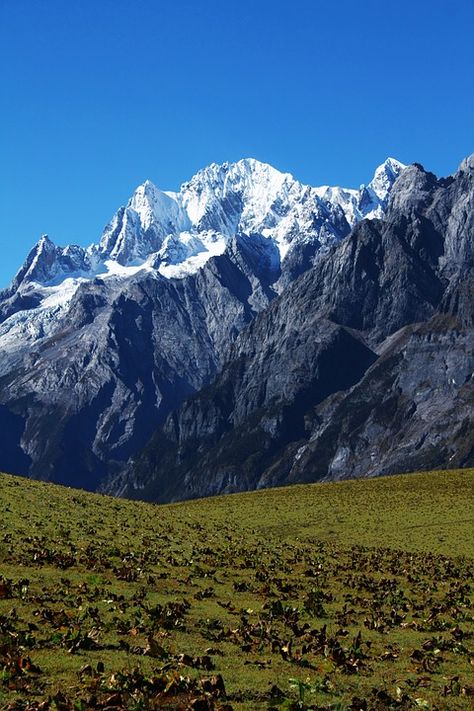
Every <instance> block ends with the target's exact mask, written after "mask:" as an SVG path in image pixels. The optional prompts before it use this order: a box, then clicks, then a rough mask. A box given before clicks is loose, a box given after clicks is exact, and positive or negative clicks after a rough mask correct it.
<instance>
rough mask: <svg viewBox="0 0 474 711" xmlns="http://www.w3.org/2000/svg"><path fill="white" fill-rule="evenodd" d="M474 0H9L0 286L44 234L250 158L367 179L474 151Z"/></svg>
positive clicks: (89, 229)
mask: <svg viewBox="0 0 474 711" xmlns="http://www.w3.org/2000/svg"><path fill="white" fill-rule="evenodd" d="M473 36H474V0H458V1H456V0H452V1H450V0H443V1H442V0H385V2H381V0H377V2H374V1H373V0H360V1H359V2H355V0H339V1H337V0H326V1H325V2H319V1H318V0H290V1H286V2H282V1H281V0H237V1H235V2H225V1H224V0H199V1H198V0H183V1H179V0H169V1H168V2H161V0H74V1H66V0H41V1H40V0H0V103H1V107H0V108H1V112H0V122H1V125H0V127H1V131H0V178H1V185H0V249H1V259H0V286H4V285H6V283H7V282H8V281H9V280H10V279H11V277H12V276H13V274H14V272H15V271H16V270H17V269H18V267H19V266H20V264H21V263H22V262H23V259H24V257H25V256H26V253H27V251H28V250H29V249H30V248H31V247H32V246H33V244H34V243H35V242H36V240H37V239H38V238H39V236H40V234H41V233H43V232H46V233H48V234H49V235H50V237H51V238H52V239H53V241H55V242H56V243H58V244H62V245H64V244H67V243H78V244H83V245H86V244H89V243H90V242H92V241H96V240H97V239H98V238H99V236H100V233H101V231H102V228H103V226H104V225H105V223H106V222H107V221H108V220H109V219H110V217H111V216H112V214H113V213H114V212H115V210H116V209H117V208H118V207H119V206H120V205H122V204H124V203H125V202H126V201H127V199H128V197H129V195H130V194H131V192H132V191H133V189H134V188H135V187H136V186H137V185H138V184H139V183H141V182H143V181H144V180H145V179H146V178H150V179H151V180H153V182H155V183H156V184H157V185H158V186H159V187H161V188H163V189H176V188H178V187H179V185H180V183H181V182H184V181H185V180H187V179H189V178H190V177H191V176H192V175H193V174H194V173H195V172H196V171H197V170H198V169H199V168H201V167H204V166H205V165H207V164H209V163H211V162H222V161H225V160H231V161H232V160H238V159H239V158H242V157H248V156H252V157H255V158H258V159H260V160H263V161H266V162H269V163H271V164H272V165H274V166H275V167H277V168H279V169H281V170H284V171H289V172H291V173H293V175H295V177H297V178H298V179H300V180H301V181H303V182H307V183H310V184H313V185H319V184H325V183H332V184H339V185H346V186H348V187H352V186H358V185H359V184H360V183H361V182H368V180H370V178H371V175H372V173H373V169H374V168H375V166H376V165H378V164H379V163H381V162H382V161H383V160H384V159H385V158H386V157H387V156H389V155H390V156H394V157H396V158H398V159H400V160H402V161H404V162H413V161H418V162H421V163H423V164H424V165H425V167H427V168H429V169H431V170H433V171H434V172H436V173H438V174H440V175H442V174H444V175H446V174H449V173H451V172H453V171H454V170H455V169H456V167H457V165H458V164H459V162H460V160H461V159H462V158H463V157H464V156H465V155H467V154H469V153H472V152H473V151H474V41H473Z"/></svg>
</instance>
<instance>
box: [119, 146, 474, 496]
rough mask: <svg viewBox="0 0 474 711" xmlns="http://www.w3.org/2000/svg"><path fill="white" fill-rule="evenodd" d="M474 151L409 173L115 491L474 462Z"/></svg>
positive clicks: (241, 347)
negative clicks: (440, 173) (448, 172)
mask: <svg viewBox="0 0 474 711" xmlns="http://www.w3.org/2000/svg"><path fill="white" fill-rule="evenodd" d="M473 276H474V158H473V157H471V158H468V159H466V160H465V161H463V163H462V164H461V166H460V168H459V170H458V172H457V173H456V174H455V175H454V176H452V177H450V178H447V179H441V180H438V179H437V178H436V177H435V176H434V175H432V174H431V173H428V172H426V171H425V170H424V169H423V168H422V167H421V166H419V165H414V166H411V167H410V168H408V169H406V170H405V171H404V172H403V173H402V175H401V176H400V177H399V178H398V180H397V182H396V183H395V187H394V189H393V191H392V194H391V197H390V201H389V205H388V208H387V214H386V216H385V218H384V219H383V220H378V219H374V220H372V221H370V222H369V221H362V222H360V223H359V224H357V225H356V227H355V228H354V229H353V231H352V232H351V234H350V235H349V237H348V238H347V239H345V240H344V241H342V242H341V243H339V244H337V245H336V246H334V247H332V248H331V250H330V251H328V252H327V253H326V254H324V255H322V256H320V258H319V259H318V260H317V262H316V263H315V264H314V266H313V267H312V268H311V269H310V270H308V271H307V272H306V273H305V274H304V275H302V276H301V277H300V278H299V279H297V280H296V281H295V282H294V283H292V284H291V285H290V286H289V287H288V288H287V289H286V290H285V291H284V292H283V294H282V295H281V296H279V297H278V298H277V299H276V300H274V301H273V302H272V303H271V304H270V305H269V306H268V308H267V309H265V310H264V311H263V312H262V313H261V314H260V315H259V316H258V317H257V318H256V319H255V320H254V321H253V322H252V323H251V324H250V325H249V326H248V327H247V328H246V329H245V330H244V331H243V332H242V333H241V334H240V336H239V337H238V338H237V340H236V341H235V343H234V344H233V346H232V349H231V351H230V355H229V359H228V362H227V363H226V365H225V366H224V368H223V370H222V372H221V373H220V374H219V375H218V377H217V379H216V380H215V381H214V382H213V383H212V385H211V386H210V387H208V388H206V389H205V390H203V391H202V392H201V393H199V394H197V395H195V396H194V397H192V398H191V399H189V400H187V401H186V402H184V403H183V405H182V406H181V407H180V408H178V409H177V410H176V411H175V412H173V413H172V414H171V415H170V416H169V417H168V419H167V420H166V422H165V424H164V426H163V427H162V428H160V430H159V431H158V432H157V433H156V434H155V435H154V437H153V438H152V439H151V441H150V442H149V443H148V445H147V447H146V448H145V450H144V452H143V453H142V455H141V456H139V457H138V458H136V460H135V462H134V465H133V467H132V468H131V470H130V471H129V472H128V473H127V476H126V477H124V478H117V479H115V481H114V482H113V484H112V485H111V486H112V489H115V490H116V491H120V492H122V493H125V494H127V495H129V496H138V497H144V498H151V499H155V500H171V499H179V498H185V497H194V496H203V495H208V494H215V493H221V492H230V491H238V490H245V489H249V488H257V487H263V486H271V485H277V484H283V483H292V482H297V481H316V480H321V479H339V478H345V477H360V476H373V475H377V474H388V473H393V472H400V471H410V470H413V469H417V468H428V467H429V468H433V467H454V466H467V465H472V464H474V434H473V433H474V429H473V424H474V422H473V419H474V415H473V413H474V376H473V373H474V356H473V353H474V351H473V346H474V330H473V321H474V316H473V314H474V298H473V297H474V279H473Z"/></svg>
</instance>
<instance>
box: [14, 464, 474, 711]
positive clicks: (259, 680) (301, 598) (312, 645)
mask: <svg viewBox="0 0 474 711" xmlns="http://www.w3.org/2000/svg"><path fill="white" fill-rule="evenodd" d="M473 511H474V471H473V470H464V471H450V472H432V473H428V474H426V473H424V474H416V475H413V474H412V475H408V476H397V477H388V478H383V479H372V480H361V481H350V482H342V483H336V484H315V485H305V486H294V487H289V488H283V489H271V490H266V491H261V492H257V493H250V494H238V495H233V496H228V497H216V498H212V499H207V500H200V501H192V502H186V503H182V504H174V505H169V506H156V505H151V504H145V503H141V502H131V501H120V500H116V499H113V498H108V497H103V496H98V495H94V494H88V493H85V492H81V491H77V490H72V489H66V488H62V487H58V486H54V485H50V484H44V483H38V482H33V481H28V480H24V479H20V478H14V477H11V476H7V475H0V574H1V575H0V708H9V709H23V710H24V709H30V710H31V711H32V710H33V709H37V710H38V711H39V709H42V710H43V711H44V710H45V709H67V710H69V709H71V710H72V709H74V710H75V711H80V710H82V709H89V708H98V709H105V708H107V709H110V710H111V709H122V708H124V709H125V708H126V709H154V708H159V709H175V710H177V709H194V710H198V709H204V710H205V709H215V710H216V711H217V710H221V711H223V710H224V709H231V708H232V709H234V710H235V711H236V710H240V711H243V710H244V709H246V710H247V711H251V710H252V711H258V710H259V709H261V710H263V709H270V708H272V709H282V711H283V709H300V710H301V709H334V710H335V709H412V708H426V709H468V708H472V706H471V704H472V694H474V679H473V666H472V665H473V658H474V625H473V614H474V599H473V587H474V577H473V574H474V571H473V567H474V537H473V535H472V533H473V530H474V517H473Z"/></svg>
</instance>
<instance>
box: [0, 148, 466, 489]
mask: <svg viewBox="0 0 474 711" xmlns="http://www.w3.org/2000/svg"><path fill="white" fill-rule="evenodd" d="M473 231H474V157H473V156H471V157H470V158H467V159H466V160H465V161H463V163H462V164H461V166H460V168H459V170H458V171H457V172H456V173H455V174H454V175H452V176H450V177H448V178H444V179H438V178H436V176H434V175H433V174H432V173H429V172H427V171H425V170H424V168H422V166H420V165H418V164H414V165H412V166H408V167H406V166H404V165H403V164H401V163H400V162H398V161H396V160H394V159H392V158H389V159H387V160H386V161H385V162H384V163H383V164H382V165H381V166H379V168H377V170H376V171H375V175H374V178H373V179H372V181H371V182H370V183H369V184H368V185H367V186H362V187H361V188H360V189H359V190H353V189H344V188H339V187H334V188H333V187H328V186H323V187H316V188H315V187H310V186H306V185H302V184H301V183H299V182H298V181H297V180H295V179H294V178H293V177H292V176H291V175H289V174H284V173H280V172H279V171H277V170H275V169H274V168H272V167H271V166H269V165H266V164H263V163H260V162H258V161H256V160H253V159H245V160H242V161H239V162H237V163H233V164H230V163H225V164H223V165H215V164H213V165H211V166H209V167H208V168H205V169H204V170H202V171H200V172H199V173H197V174H196V175H195V176H194V177H193V178H192V179H191V180H190V181H189V182H188V183H185V184H183V186H182V187H181V189H180V191H179V192H176V193H172V192H163V191H160V190H159V189H158V188H156V187H155V186H154V185H153V184H152V183H151V182H149V181H147V182H145V183H144V184H143V185H141V186H139V187H138V188H137V190H136V191H135V193H134V194H133V195H132V197H131V199H130V200H129V202H128V204H127V205H126V206H125V207H122V208H120V209H119V210H118V211H117V213H116V214H115V215H114V216H113V218H112V220H111V221H110V223H109V224H108V225H107V226H106V228H105V230H104V232H103V235H102V238H101V240H100V242H99V243H98V244H93V245H91V246H90V247H88V248H87V249H84V248H82V247H79V246H67V247H64V248H63V247H58V246H56V245H54V244H53V243H52V242H51V240H50V239H49V238H48V237H46V236H43V237H42V238H41V239H40V240H39V242H38V244H37V245H36V246H35V247H34V248H33V250H32V251H31V252H30V254H29V255H28V257H27V259H26V261H25V263H24V265H23V266H22V267H21V269H20V270H19V272H18V274H17V275H16V277H15V278H14V279H13V281H12V283H11V285H10V286H9V287H8V288H7V289H5V290H4V291H3V292H0V348H1V352H2V358H1V362H0V424H1V425H2V433H3V436H2V439H3V442H2V448H1V451H0V469H2V470H6V471H11V472H14V473H17V474H24V475H27V476H31V477H34V478H41V479H48V480H52V481H57V482H61V483H65V484H68V485H73V486H80V487H83V488H88V489H99V490H102V491H106V492H109V493H113V494H120V495H126V496H130V497H136V498H147V499H151V500H159V501H165V500H175V499H181V498H191V497H196V496H202V495H208V494H215V493H222V492H231V491H238V490H245V489H251V488H259V487H265V486H273V485H277V484H282V483H285V484H286V483H293V482H298V481H314V480H320V479H339V478H344V477H359V476H373V475H377V474H388V473H393V472H399V471H409V470H413V469H423V468H435V467H441V466H442V467H445V468H448V467H451V466H452V467H460V466H468V465H469V464H472V463H473V461H474V441H473V440H474V438H473V435H472V432H473V427H472V425H473V417H474V415H473V413H474V408H473V397H474V392H473V390H474V381H473V373H474V356H473V353H474V348H473V346H474V331H473V325H474V324H473V315H474V287H473V284H474V282H473V269H474V247H473V237H474V235H473Z"/></svg>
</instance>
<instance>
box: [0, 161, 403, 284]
mask: <svg viewBox="0 0 474 711" xmlns="http://www.w3.org/2000/svg"><path fill="white" fill-rule="evenodd" d="M404 167H405V166H404V165H403V164H402V163H400V162H399V161H396V160H395V159H393V158H388V159H387V160H386V161H385V162H384V163H383V164H382V165H380V166H379V167H378V168H377V170H376V171H375V175H374V178H373V180H372V181H371V182H370V183H369V184H368V185H367V187H364V186H361V188H360V189H359V190H351V189H345V188H339V187H335V188H331V187H327V186H323V187H319V188H313V187H310V186H307V185H303V184H301V183H300V182H298V181H297V180H295V178H293V177H292V176H291V175H290V174H289V173H281V172H279V171H278V170H276V169H275V168H272V167H271V166H270V165H267V164H265V163H261V162H259V161H257V160H254V159H251V158H249V159H244V160H240V161H238V162H237V163H224V164H222V165H216V164H212V165H210V166H209V167H207V168H205V169H204V170H201V171H199V172H198V173H197V174H196V175H195V176H194V177H193V178H192V179H191V180H190V181H189V182H188V183H184V184H183V185H182V187H181V190H180V191H179V192H177V193H173V192H163V191H162V190H159V189H158V188H157V187H156V186H155V185H153V183H152V182H151V181H149V180H147V181H145V182H144V183H143V184H142V185H139V186H138V188H137V189H136V190H135V192H134V193H133V195H132V197H131V198H130V200H129V202H128V204H127V205H126V206H125V207H121V208H120V209H119V210H118V211H117V212H116V214H115V215H114V216H113V218H112V219H111V221H110V222H109V224H108V225H107V226H106V227H105V229H104V233H103V235H102V238H101V240H100V242H99V244H92V245H91V246H90V247H88V248H87V249H83V248H81V247H78V246H68V247H65V248H62V247H56V246H55V245H54V244H53V243H52V242H51V241H50V240H49V239H48V238H47V237H46V236H43V237H41V239H40V240H39V242H38V244H37V245H36V246H35V247H34V248H33V250H32V251H31V253H30V255H29V256H28V258H27V260H26V262H25V264H24V265H23V267H22V268H21V270H20V271H19V273H18V274H17V276H16V278H15V280H14V282H13V286H14V288H15V289H18V288H19V287H20V286H21V285H22V284H23V283H25V282H30V283H31V282H35V283H38V284H41V285H44V286H48V285H51V286H57V283H58V281H60V280H61V279H67V278H77V279H83V278H94V277H95V276H101V277H107V276H108V275H114V276H115V275H117V274H120V275H122V276H127V275H129V274H133V273H135V271H136V270H137V268H143V269H154V270H156V271H157V272H159V273H160V274H162V275H163V276H165V277H173V278H176V277H178V278H179V277H184V276H186V275H188V274H190V273H192V272H194V271H196V269H198V268H200V267H202V266H203V264H204V263H205V262H206V261H207V260H208V259H209V258H210V257H212V256H214V255H216V254H222V253H223V252H224V250H225V248H226V246H227V245H228V243H229V241H230V240H231V239H232V237H233V236H235V235H236V234H246V235H252V234H258V235H261V236H263V237H264V238H265V239H267V240H268V242H269V243H270V244H272V245H274V246H276V247H277V250H278V257H279V260H280V262H283V261H284V260H285V258H286V257H287V255H288V253H289V252H290V251H291V249H292V248H294V247H295V246H296V245H297V244H301V243H302V242H314V241H315V240H318V242H319V243H320V246H323V247H324V246H328V245H329V244H331V243H332V242H334V240H337V239H340V238H341V236H344V233H346V232H348V230H349V227H352V226H353V225H354V224H355V223H356V222H357V221H359V220H361V219H363V218H372V217H381V216H383V214H384V210H385V208H386V205H387V199H388V195H389V193H390V190H391V187H392V185H393V184H394V182H395V180H396V179H397V177H398V175H399V174H400V172H401V171H402V170H403V168H404ZM120 267H131V270H130V272H128V271H126V270H124V269H121V268H120ZM52 282H54V283H52Z"/></svg>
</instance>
